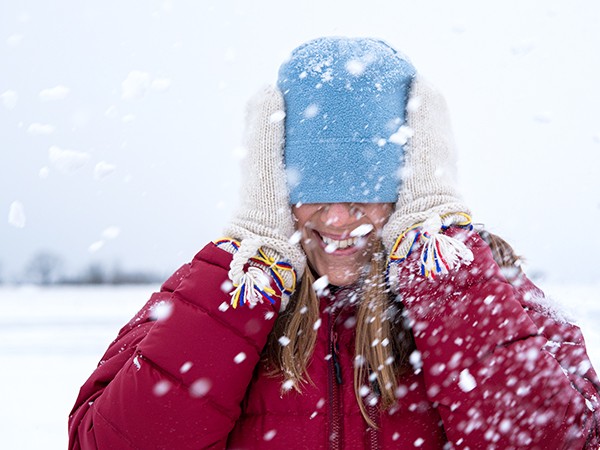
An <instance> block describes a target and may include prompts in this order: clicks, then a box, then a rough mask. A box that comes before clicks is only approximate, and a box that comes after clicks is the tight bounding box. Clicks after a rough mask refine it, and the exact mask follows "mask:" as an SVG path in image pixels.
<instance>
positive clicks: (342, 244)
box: [320, 235, 362, 250]
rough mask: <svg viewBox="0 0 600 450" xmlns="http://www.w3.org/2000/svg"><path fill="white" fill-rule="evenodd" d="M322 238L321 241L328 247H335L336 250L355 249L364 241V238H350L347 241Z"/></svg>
mask: <svg viewBox="0 0 600 450" xmlns="http://www.w3.org/2000/svg"><path fill="white" fill-rule="evenodd" d="M320 237H321V240H322V241H323V242H324V243H325V246H326V247H333V248H335V249H336V250H337V249H340V250H343V249H345V248H348V247H354V246H356V244H358V243H359V241H360V240H361V239H362V237H349V238H347V239H334V238H330V237H327V236H322V235H320Z"/></svg>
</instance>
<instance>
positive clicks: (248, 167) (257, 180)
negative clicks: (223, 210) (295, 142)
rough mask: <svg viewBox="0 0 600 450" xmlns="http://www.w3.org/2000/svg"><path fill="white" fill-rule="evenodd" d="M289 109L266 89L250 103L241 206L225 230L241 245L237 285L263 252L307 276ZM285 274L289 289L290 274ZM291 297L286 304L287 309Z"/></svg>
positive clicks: (275, 91) (236, 266)
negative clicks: (289, 157) (295, 213)
mask: <svg viewBox="0 0 600 450" xmlns="http://www.w3.org/2000/svg"><path fill="white" fill-rule="evenodd" d="M284 111H285V106H284V101H283V96H282V94H281V92H280V91H279V90H278V89H277V88H275V87H272V86H268V87H265V88H264V89H263V90H261V91H260V92H259V93H258V94H256V95H255V96H254V97H253V98H252V99H251V100H250V102H249V103H248V108H247V111H246V131H245V146H246V148H247V151H248V154H247V156H246V158H245V160H244V162H243V163H242V191H241V197H242V198H241V204H240V207H239V209H238V211H237V213H236V215H235V216H234V218H233V219H232V221H231V223H230V225H229V226H228V227H227V228H226V229H225V235H226V236H228V237H231V238H234V239H236V240H238V241H241V247H240V249H239V251H237V252H233V253H234V259H233V261H232V263H231V271H230V278H231V280H232V282H233V284H234V286H238V285H241V284H242V283H243V280H242V278H243V277H244V276H245V275H246V274H245V273H244V271H243V267H244V266H245V264H246V262H247V261H248V258H249V257H252V256H254V254H255V253H256V251H257V250H258V248H259V247H260V249H261V250H262V251H263V252H264V253H265V254H266V256H267V257H268V258H269V259H271V260H272V261H274V262H275V263H276V262H282V261H287V262H289V263H290V264H291V265H292V267H293V268H294V269H295V271H296V274H297V277H298V278H300V277H301V276H302V272H303V270H304V264H305V256H304V252H303V251H302V249H301V247H300V244H299V243H298V242H294V241H292V240H291V238H292V235H293V234H294V231H295V229H294V223H293V219H292V211H291V208H290V204H289V194H288V188H287V182H286V174H285V169H284V163H283V151H284V138H285V133H284V118H285V112H284ZM280 275H281V276H282V278H283V281H284V284H288V286H287V287H290V285H291V284H293V283H292V280H290V274H289V271H282V272H281V273H280ZM286 303H287V298H285V299H284V300H283V301H282V309H284V308H285V306H286Z"/></svg>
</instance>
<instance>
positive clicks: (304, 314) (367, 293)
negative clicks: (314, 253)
mask: <svg viewBox="0 0 600 450" xmlns="http://www.w3.org/2000/svg"><path fill="white" fill-rule="evenodd" d="M385 264H386V258H385V255H384V254H383V251H382V245H381V243H379V244H378V247H377V249H376V251H375V253H374V257H373V259H372V261H371V266H370V269H369V273H368V275H367V277H366V278H365V280H364V281H363V283H362V286H363V288H362V291H361V294H362V301H360V302H359V304H358V310H357V313H356V336H355V341H356V343H355V357H356V360H355V364H354V392H355V395H356V399H357V402H358V405H359V407H360V410H361V413H362V415H363V417H364V418H365V420H366V421H367V423H369V425H371V426H375V424H374V423H373V422H372V420H371V419H370V418H369V415H368V411H367V405H366V403H365V402H369V403H371V401H372V400H373V399H374V398H376V397H374V396H373V395H365V392H367V393H368V392H369V391H368V390H365V389H364V387H365V386H367V387H368V386H369V383H371V385H372V386H373V389H374V390H375V391H377V394H379V400H378V403H379V407H380V408H381V409H383V410H385V409H388V408H389V407H390V406H392V405H393V404H394V403H395V402H396V396H395V393H396V390H397V388H398V376H399V375H400V374H401V373H402V372H403V371H404V370H406V369H407V361H408V355H409V354H410V352H411V351H412V350H413V349H414V342H413V340H412V334H411V332H410V330H409V329H408V328H407V327H406V326H405V324H404V320H403V319H402V306H401V305H400V304H399V303H396V302H394V301H393V296H392V295H391V294H390V292H389V290H388V288H387V285H386V280H385V267H386V266H385ZM314 281H315V278H314V275H313V273H312V271H311V269H310V268H309V267H307V268H306V271H305V274H304V277H303V279H302V282H301V284H300V288H299V290H298V291H297V293H296V295H295V296H294V297H293V298H292V299H291V301H290V304H289V305H288V307H287V309H286V310H285V312H284V313H283V314H282V315H280V316H279V318H278V319H277V322H276V323H275V327H274V329H273V331H272V333H271V335H270V336H269V340H268V342H267V346H266V347H265V359H266V361H267V363H268V364H269V365H270V367H271V369H272V370H271V375H278V374H280V373H283V376H284V378H285V379H286V380H290V381H291V382H292V383H293V386H294V388H295V389H296V390H297V391H299V392H300V391H301V386H302V385H303V384H305V383H311V384H313V382H312V380H310V378H309V376H308V372H307V367H308V364H309V362H310V360H311V358H312V354H313V350H314V347H315V343H316V340H317V329H315V327H314V324H315V322H317V320H319V299H318V297H317V294H316V293H315V290H314V288H313V283H314ZM282 336H285V337H286V339H285V342H286V345H282V343H281V341H280V338H281V337H282ZM288 339H289V342H287V340H288Z"/></svg>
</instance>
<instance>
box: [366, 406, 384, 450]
mask: <svg viewBox="0 0 600 450" xmlns="http://www.w3.org/2000/svg"><path fill="white" fill-rule="evenodd" d="M367 413H368V415H369V419H371V421H372V422H373V423H374V424H375V425H376V426H377V428H372V427H368V428H367V442H368V445H369V448H370V449H371V450H378V449H380V448H381V447H380V445H379V411H378V409H377V406H371V405H367Z"/></svg>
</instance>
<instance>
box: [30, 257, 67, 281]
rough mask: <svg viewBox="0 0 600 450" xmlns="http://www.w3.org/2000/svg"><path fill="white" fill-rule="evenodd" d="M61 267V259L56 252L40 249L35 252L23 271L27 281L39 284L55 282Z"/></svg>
mask: <svg viewBox="0 0 600 450" xmlns="http://www.w3.org/2000/svg"><path fill="white" fill-rule="evenodd" d="M62 269H63V260H62V258H61V257H60V256H59V255H57V254H56V253H53V252H50V251H40V252H38V253H36V254H35V255H34V256H33V258H32V259H31V261H30V262H29V264H28V265H27V269H26V271H25V276H26V279H27V280H28V281H32V282H34V283H39V284H44V285H48V284H52V283H56V282H57V281H58V279H59V278H60V275H61V272H62Z"/></svg>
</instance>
